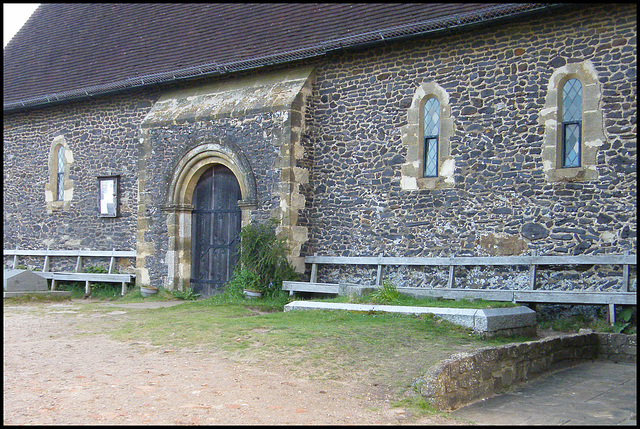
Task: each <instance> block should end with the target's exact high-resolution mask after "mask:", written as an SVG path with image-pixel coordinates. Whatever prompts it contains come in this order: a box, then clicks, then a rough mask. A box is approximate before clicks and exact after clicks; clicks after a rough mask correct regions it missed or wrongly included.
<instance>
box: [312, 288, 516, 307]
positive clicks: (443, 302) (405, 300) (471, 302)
mask: <svg viewBox="0 0 640 429" xmlns="http://www.w3.org/2000/svg"><path fill="white" fill-rule="evenodd" d="M319 300H322V301H323V302H342V303H353V304H390V305H404V306H412V307H448V308H476V309H482V308H507V307H515V306H517V304H514V303H512V302H506V301H505V302H501V301H487V300H484V299H460V300H454V299H443V298H429V297H426V298H414V297H411V296H407V295H402V294H400V295H399V296H397V297H396V298H395V299H394V302H392V303H389V302H384V301H382V300H380V299H377V298H376V293H375V292H373V293H368V294H363V295H362V296H360V297H349V296H336V297H330V298H321V299H317V298H314V301H319Z"/></svg>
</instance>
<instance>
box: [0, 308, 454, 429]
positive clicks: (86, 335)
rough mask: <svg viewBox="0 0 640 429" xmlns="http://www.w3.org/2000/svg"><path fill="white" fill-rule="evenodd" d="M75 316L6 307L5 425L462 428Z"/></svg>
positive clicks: (345, 388) (334, 386)
mask: <svg viewBox="0 0 640 429" xmlns="http://www.w3.org/2000/svg"><path fill="white" fill-rule="evenodd" d="M113 310H114V311H113V312H108V313H97V314H83V313H79V314H77V315H74V317H69V314H65V313H69V312H70V311H72V310H70V309H69V305H68V304H67V305H66V306H65V304H53V303H48V304H37V305H18V306H5V307H4V312H3V313H4V314H3V319H4V341H3V345H4V352H3V365H4V368H3V369H4V372H3V374H4V375H3V377H4V380H3V381H4V383H3V385H4V396H3V405H4V407H3V423H4V424H5V425H22V424H38V425H46V424H65V425H66V424H108V425H119V424H120V425H133V424H383V425H384V424H422V425H424V424H460V423H462V422H461V421H459V420H454V419H448V418H446V417H440V416H430V417H419V418H418V417H412V416H411V415H410V413H408V412H406V411H405V410H403V409H399V408H392V407H391V406H390V405H389V402H388V398H385V397H384V394H381V393H380V392H375V391H367V389H366V388H363V387H362V386H359V385H351V384H348V383H340V382H336V381H318V380H309V379H304V378H301V379H292V377H291V374H289V373H287V372H286V370H278V369H273V368H269V371H265V370H264V368H261V367H258V366H256V365H248V364H240V363H237V362H234V361H232V360H230V359H229V358H227V357H225V356H223V355H222V354H217V353H202V352H196V351H190V350H163V349H158V348H150V347H145V346H144V345H140V344H135V343H134V344H130V343H123V342H117V341H113V340H111V339H109V338H108V337H107V336H106V335H104V334H95V333H91V332H90V331H89V330H87V328H86V327H87V326H89V325H90V324H91V320H92V319H93V318H98V317H117V316H118V314H122V312H118V311H117V309H116V308H114V309H113Z"/></svg>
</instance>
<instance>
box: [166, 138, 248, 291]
mask: <svg viewBox="0 0 640 429" xmlns="http://www.w3.org/2000/svg"><path fill="white" fill-rule="evenodd" d="M216 164H220V165H223V166H225V167H227V168H228V169H229V170H231V172H232V173H233V174H234V175H235V177H236V179H237V180H238V184H239V185H240V193H241V195H242V199H241V200H240V201H238V206H239V207H240V209H241V211H242V226H245V225H247V224H248V223H250V221H251V210H253V209H255V208H256V207H257V201H256V192H257V191H256V180H255V177H254V175H253V172H252V171H251V167H250V165H249V162H248V161H247V159H246V158H245V157H244V155H243V154H242V152H241V151H240V149H239V148H238V147H236V146H235V145H233V144H229V143H227V144H223V143H220V142H208V143H202V144H200V145H198V146H196V147H194V148H192V149H191V150H189V151H188V152H187V153H186V154H184V155H183V156H182V157H181V158H180V160H179V161H178V162H177V164H176V166H175V167H174V169H173V176H172V179H171V181H170V184H169V188H168V191H167V199H166V205H165V206H164V207H163V210H164V211H165V212H166V213H167V233H168V246H167V257H166V263H167V267H168V270H167V281H166V285H167V287H168V288H169V289H171V290H183V289H185V288H188V287H189V286H190V280H191V223H192V211H193V193H194V190H195V187H196V184H197V183H198V181H199V179H200V177H201V176H202V174H204V172H205V171H207V170H208V169H210V168H211V167H213V166H214V165H216Z"/></svg>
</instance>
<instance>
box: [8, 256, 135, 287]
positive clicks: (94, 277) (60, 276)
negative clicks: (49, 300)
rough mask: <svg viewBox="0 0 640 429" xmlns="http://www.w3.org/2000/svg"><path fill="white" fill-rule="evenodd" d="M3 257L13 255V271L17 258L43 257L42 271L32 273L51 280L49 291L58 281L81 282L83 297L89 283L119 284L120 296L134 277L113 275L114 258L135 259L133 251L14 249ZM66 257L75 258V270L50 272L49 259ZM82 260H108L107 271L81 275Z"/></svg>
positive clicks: (133, 275)
mask: <svg viewBox="0 0 640 429" xmlns="http://www.w3.org/2000/svg"><path fill="white" fill-rule="evenodd" d="M3 252H4V256H12V255H13V267H12V268H13V269H16V268H17V266H18V257H19V256H44V263H43V265H42V271H34V272H35V273H36V274H38V275H40V276H42V277H44V278H45V279H48V280H51V290H56V282H58V281H82V282H84V283H85V295H89V294H90V293H91V283H92V282H93V283H120V284H121V285H122V288H121V292H120V293H121V295H124V294H125V293H126V291H127V284H128V283H132V282H133V281H134V279H135V277H136V275H135V274H115V273H114V272H113V270H114V268H115V259H116V258H135V257H136V251H135V250H115V249H114V250H110V251H109V250H107V251H103V250H49V249H47V250H27V249H18V248H16V249H14V250H6V249H5V250H4V251H3ZM54 257H67V258H75V259H76V264H75V270H74V271H73V272H70V271H50V269H49V267H50V265H51V258H54ZM82 258H109V259H110V261H109V270H108V272H107V273H83V272H81V270H82Z"/></svg>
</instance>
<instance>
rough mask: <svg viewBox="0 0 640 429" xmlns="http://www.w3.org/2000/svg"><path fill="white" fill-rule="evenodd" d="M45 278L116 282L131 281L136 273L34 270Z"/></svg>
mask: <svg viewBox="0 0 640 429" xmlns="http://www.w3.org/2000/svg"><path fill="white" fill-rule="evenodd" d="M34 273H36V274H39V275H40V276H42V277H44V278H45V279H55V280H63V281H91V282H114V283H121V282H127V283H130V282H131V280H132V279H133V278H135V277H136V275H135V274H100V273H67V272H51V271H34Z"/></svg>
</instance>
